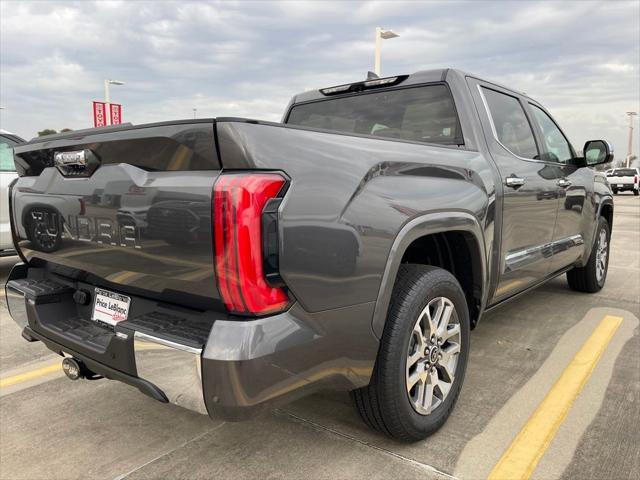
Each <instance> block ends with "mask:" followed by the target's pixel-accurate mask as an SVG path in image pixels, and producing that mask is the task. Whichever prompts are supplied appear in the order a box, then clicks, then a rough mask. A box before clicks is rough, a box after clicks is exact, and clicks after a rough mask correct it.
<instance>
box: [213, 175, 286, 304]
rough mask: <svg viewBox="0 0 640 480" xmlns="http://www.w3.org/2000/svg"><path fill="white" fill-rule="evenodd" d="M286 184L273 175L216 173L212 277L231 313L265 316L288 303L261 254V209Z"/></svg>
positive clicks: (280, 177)
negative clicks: (271, 281)
mask: <svg viewBox="0 0 640 480" xmlns="http://www.w3.org/2000/svg"><path fill="white" fill-rule="evenodd" d="M284 183H285V179H284V178H283V177H282V176H280V175H278V174H277V173H238V174H228V175H225V174H223V175H220V177H218V179H217V180H216V183H215V186H214V187H213V228H214V239H215V266H216V277H217V279H218V289H219V290H220V296H221V297H222V301H223V302H224V304H225V306H226V307H227V310H229V311H230V312H232V313H239V314H244V315H248V314H251V315H265V314H268V313H274V312H278V311H281V310H283V309H285V308H286V307H287V305H288V304H289V297H288V296H287V294H286V292H285V291H284V290H283V289H282V288H276V287H272V286H271V285H269V284H268V283H267V281H266V279H265V275H264V270H263V252H262V210H263V208H264V206H265V204H266V203H267V201H268V200H270V199H272V198H274V197H276V196H277V195H278V192H280V190H281V189H282V187H283V185H284Z"/></svg>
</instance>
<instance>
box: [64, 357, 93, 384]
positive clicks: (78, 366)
mask: <svg viewBox="0 0 640 480" xmlns="http://www.w3.org/2000/svg"><path fill="white" fill-rule="evenodd" d="M62 370H63V371H64V374H65V375H66V376H67V377H69V378H70V379H71V380H78V379H80V378H84V379H87V380H98V379H100V378H102V376H101V375H98V374H97V373H94V372H92V371H91V370H89V369H88V368H87V366H86V365H85V364H84V363H83V362H82V361H81V360H78V359H77V358H73V357H65V358H64V360H62Z"/></svg>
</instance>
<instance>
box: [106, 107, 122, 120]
mask: <svg viewBox="0 0 640 480" xmlns="http://www.w3.org/2000/svg"><path fill="white" fill-rule="evenodd" d="M109 107H110V110H111V112H110V113H111V125H120V124H121V123H122V105H119V104H117V103H111V104H109Z"/></svg>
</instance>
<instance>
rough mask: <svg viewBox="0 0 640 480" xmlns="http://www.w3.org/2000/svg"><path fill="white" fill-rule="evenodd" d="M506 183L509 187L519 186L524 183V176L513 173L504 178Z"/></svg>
mask: <svg viewBox="0 0 640 480" xmlns="http://www.w3.org/2000/svg"><path fill="white" fill-rule="evenodd" d="M504 184H505V185H506V186H507V187H511V188H518V187H521V186H523V185H524V178H520V177H516V176H515V175H511V176H510V177H507V178H505V179H504Z"/></svg>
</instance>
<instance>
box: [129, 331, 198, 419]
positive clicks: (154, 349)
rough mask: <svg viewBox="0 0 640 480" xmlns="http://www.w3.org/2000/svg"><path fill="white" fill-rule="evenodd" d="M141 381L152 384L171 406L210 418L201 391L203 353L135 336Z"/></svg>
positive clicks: (142, 334) (186, 347) (136, 334)
mask: <svg viewBox="0 0 640 480" xmlns="http://www.w3.org/2000/svg"><path fill="white" fill-rule="evenodd" d="M133 348H134V354H135V359H136V369H137V371H138V377H140V378H142V379H144V380H147V381H149V382H151V383H153V384H154V385H155V386H156V387H158V388H159V389H160V390H162V392H163V393H164V394H165V395H166V397H167V399H168V400H169V402H170V403H173V404H174V405H178V406H180V407H183V408H186V409H188V410H193V411H194V412H198V413H201V414H203V415H207V407H206V406H205V403H204V394H203V389H202V362H201V355H202V350H201V349H199V348H193V347H190V346H188V345H182V344H179V343H175V342H172V341H170V340H165V339H163V338H158V337H154V336H152V335H148V334H146V333H142V332H135V334H134V342H133Z"/></svg>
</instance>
